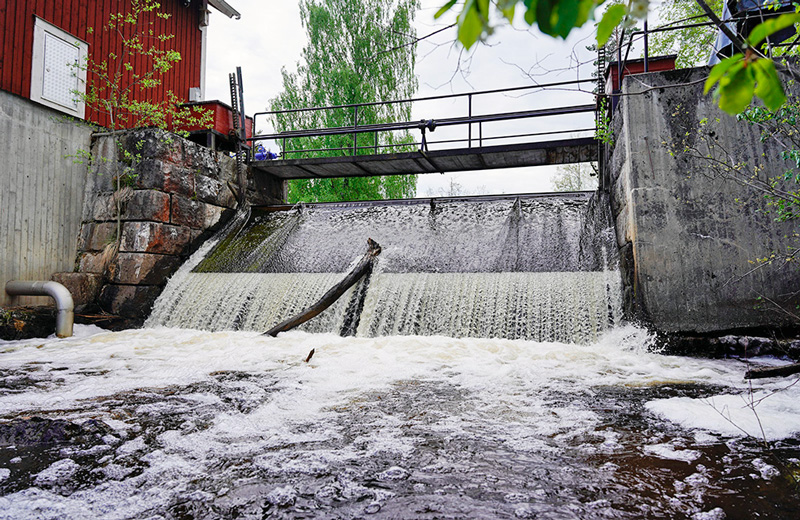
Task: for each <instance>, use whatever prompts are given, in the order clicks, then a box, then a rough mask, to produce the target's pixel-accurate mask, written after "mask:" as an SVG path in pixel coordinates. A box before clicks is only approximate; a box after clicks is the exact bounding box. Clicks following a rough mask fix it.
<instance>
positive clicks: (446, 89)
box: [206, 0, 594, 196]
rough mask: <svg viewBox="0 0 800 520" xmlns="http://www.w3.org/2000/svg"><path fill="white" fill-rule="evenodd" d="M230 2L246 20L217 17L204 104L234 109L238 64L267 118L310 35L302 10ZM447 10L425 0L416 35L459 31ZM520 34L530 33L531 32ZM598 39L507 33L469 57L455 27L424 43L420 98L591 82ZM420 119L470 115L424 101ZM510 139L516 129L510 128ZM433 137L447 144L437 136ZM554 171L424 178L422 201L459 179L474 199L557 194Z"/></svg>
mask: <svg viewBox="0 0 800 520" xmlns="http://www.w3.org/2000/svg"><path fill="white" fill-rule="evenodd" d="M229 3H231V5H233V6H234V7H235V8H236V9H237V10H238V11H239V12H240V13H242V18H241V20H232V19H228V18H226V17H225V16H224V15H222V14H221V13H219V12H216V11H212V16H211V22H210V26H209V29H208V63H207V81H206V89H207V92H206V97H207V99H219V100H221V101H223V102H225V103H230V90H229V86H228V74H229V73H230V72H234V71H235V70H236V66H241V67H242V74H243V84H244V101H245V110H246V112H247V113H248V115H251V114H253V113H254V112H258V111H264V110H265V109H266V107H267V105H268V103H269V100H270V99H271V98H273V97H274V96H276V95H277V94H278V93H279V92H280V90H281V74H280V71H281V68H282V67H285V68H286V69H287V70H290V71H294V70H296V68H297V62H298V61H299V60H300V56H301V52H302V49H303V47H304V45H305V44H306V34H305V31H304V29H303V27H302V25H301V23H300V11H299V8H298V3H297V2H296V1H294V0H230V2H229ZM443 3H445V1H444V0H422V9H421V10H420V12H419V13H418V15H417V18H416V27H417V36H418V37H419V36H423V35H426V34H429V33H431V32H433V31H435V30H437V29H438V28H441V27H443V26H446V25H449V24H450V23H452V21H453V17H450V18H448V19H444V17H443V18H442V19H440V20H434V19H433V15H434V13H435V12H436V11H437V10H438V8H439V7H440V6H441V5H442V4H443ZM517 26H518V27H524V24H517ZM593 38H594V28H593V27H590V26H588V25H587V26H586V27H584V28H583V29H580V30H576V31H573V35H571V36H570V38H569V39H568V40H567V41H561V40H554V39H552V38H549V37H547V36H544V35H541V34H539V33H538V32H537V31H536V30H535V29H529V30H520V29H514V28H512V27H504V28H501V29H500V30H498V31H496V33H495V34H494V35H493V36H492V37H491V39H490V40H489V41H488V42H486V45H479V46H477V48H476V49H475V51H474V52H472V53H469V55H467V54H466V53H464V52H462V51H461V49H460V47H458V46H456V45H453V44H452V42H453V40H454V39H455V29H449V30H447V31H444V32H442V33H440V34H438V35H436V36H434V37H432V38H429V39H426V40H424V41H422V42H420V43H419V45H418V49H417V55H418V58H417V67H416V73H417V76H418V78H419V90H418V95H417V97H420V96H427V95H436V94H447V93H460V92H469V91H473V90H487V89H496V88H505V87H516V86H523V85H531V84H534V83H540V84H541V83H549V82H555V81H566V80H572V79H578V78H581V79H584V78H589V77H591V75H592V71H593V65H592V62H593V59H594V57H593V53H591V52H588V51H586V49H585V47H586V46H587V45H590V44H591V43H592V41H593ZM467 56H469V59H467ZM569 88H570V89H574V88H575V87H569ZM582 88H583V89H584V90H587V91H591V89H592V88H593V85H592V84H590V83H585V84H583V85H582ZM592 102H593V98H592V97H591V96H590V95H588V94H582V93H580V92H576V91H574V90H563V91H559V92H555V93H546V94H545V93H541V92H537V93H532V94H528V95H525V96H519V95H518V94H514V95H493V96H486V97H483V98H476V99H475V101H474V102H473V107H474V112H475V113H480V112H483V113H494V112H501V111H509V110H521V109H529V108H542V107H545V106H567V105H578V104H585V103H592ZM413 111H414V118H415V119H416V118H418V117H419V118H425V119H430V118H441V117H448V116H454V115H466V106H465V103H464V101H458V102H438V103H424V104H423V103H421V104H418V105H415V106H414V109H413ZM576 117H577V116H576ZM528 121H529V122H530V125H534V126H529V128H527V129H526V131H532V132H536V131H548V130H552V129H556V128H567V127H569V128H581V127H586V126H588V125H590V124H591V116H588V118H587V116H586V115H584V116H583V119H572V120H569V121H568V120H566V119H564V118H563V117H562V118H561V120H554V119H551V120H548V121H545V120H528ZM562 125H563V126H562ZM268 130H270V129H268V128H260V129H259V131H268ZM498 130H499V129H498ZM463 131H464V132H465V131H466V130H463ZM496 131H497V130H496ZM508 131H511V132H515V131H516V130H514V129H511V128H509V129H508ZM490 132H491V129H486V130H485V135H487V134H488V133H490ZM432 137H434V138H435V137H439V138H443V137H445V136H444V134H443V133H442V132H439V133H437V134H435V135H434V136H432ZM565 137H568V136H565ZM553 171H554V169H553V168H528V169H515V170H510V171H498V170H494V171H491V172H471V173H458V174H452V175H449V174H448V175H440V174H429V175H422V176H420V177H419V182H418V189H417V195H418V196H428V195H431V194H436V192H437V191H438V190H439V189H440V188H445V189H446V187H447V186H448V185H449V183H450V182H451V179H452V181H454V182H456V183H458V184H460V185H462V186H463V187H464V188H465V189H466V190H467V191H469V192H473V193H474V192H478V191H482V192H488V193H524V192H532V191H550V190H551V180H550V176H551V174H552V172H553Z"/></svg>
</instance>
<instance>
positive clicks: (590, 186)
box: [552, 163, 597, 191]
mask: <svg viewBox="0 0 800 520" xmlns="http://www.w3.org/2000/svg"><path fill="white" fill-rule="evenodd" d="M552 185H553V191H589V190H596V189H597V176H596V175H594V169H593V168H592V166H591V165H590V164H588V163H578V164H564V165H561V166H559V167H558V169H557V170H556V173H555V175H554V176H553V179H552Z"/></svg>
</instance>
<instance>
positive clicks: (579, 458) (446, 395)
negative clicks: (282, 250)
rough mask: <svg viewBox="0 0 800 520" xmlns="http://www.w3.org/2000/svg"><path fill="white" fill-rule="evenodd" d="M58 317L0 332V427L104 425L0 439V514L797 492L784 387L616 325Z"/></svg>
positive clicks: (757, 507)
mask: <svg viewBox="0 0 800 520" xmlns="http://www.w3.org/2000/svg"><path fill="white" fill-rule="evenodd" d="M78 333H79V334H80V335H84V337H78V338H73V339H64V340H58V339H48V340H30V341H22V342H13V343H0V356H2V369H1V370H0V417H1V418H2V423H7V422H8V421H17V423H19V422H20V421H23V420H24V418H28V417H31V416H36V417H42V418H52V419H57V418H62V419H67V420H69V421H71V422H73V423H76V424H80V423H83V422H84V421H87V420H100V421H103V422H104V423H105V424H107V425H109V426H110V428H109V430H108V431H105V432H101V433H102V435H98V436H96V437H91V436H86V438H83V439H82V440H80V441H73V442H53V443H51V444H46V443H45V444H44V445H36V446H31V445H26V444H24V443H20V442H21V441H19V439H18V440H17V442H18V444H17V445H10V444H9V443H8V437H5V438H4V437H3V436H2V435H0V518H3V519H6V518H8V519H84V518H107V519H134V518H135V519H140V518H150V519H162V518H170V519H172V518H174V519H178V518H180V519H187V518H254V519H261V518H329V519H339V518H342V519H350V518H368V517H374V518H404V519H406V518H407V519H442V518H488V519H494V518H548V519H560V518H584V519H586V518H589V519H592V518H597V519H600V518H697V519H709V518H714V519H718V518H729V519H730V518H756V517H758V518H793V517H794V516H795V514H796V511H797V508H798V506H800V501H799V500H798V499H797V495H796V488H795V487H793V485H792V484H791V483H790V480H789V478H790V475H791V472H792V471H794V472H795V474H796V473H797V470H798V466H797V463H798V461H797V458H798V457H800V446H799V444H800V437H798V432H800V388H798V386H797V385H795V386H790V385H789V384H788V383H787V382H785V381H777V380H776V381H767V382H759V383H756V384H755V385H754V386H753V387H752V389H750V388H749V387H748V385H747V384H746V383H745V382H744V381H743V380H742V374H743V372H744V370H745V368H746V365H745V363H743V362H742V361H740V360H702V359H692V358H682V357H673V356H665V355H661V354H656V353H651V352H648V350H647V348H646V347H647V345H648V343H649V337H648V335H647V334H646V333H645V332H643V331H641V330H638V329H635V328H632V327H622V328H617V329H615V330H613V331H611V332H609V333H607V334H605V335H604V336H603V337H602V338H601V339H600V340H599V341H598V342H595V343H592V344H589V345H576V344H566V343H549V342H531V341H524V340H500V339H475V338H463V339H456V338H446V337H422V336H391V337H379V338H358V337H356V338H353V337H349V338H344V337H340V336H337V335H331V334H308V333H304V332H290V333H285V334H282V335H280V336H279V337H278V338H269V337H265V336H261V335H259V334H257V333H254V332H234V331H222V332H214V333H209V332H203V331H191V330H179V329H166V328H156V329H143V330H132V331H126V332H119V333H108V332H100V331H98V330H97V329H88V328H80V327H79V328H78ZM311 349H314V350H315V353H314V355H313V356H312V358H311V359H310V360H309V361H308V362H305V359H306V358H307V357H308V354H309V352H310V351H311ZM786 387H788V388H786ZM775 391H777V393H775ZM749 403H752V404H754V405H755V406H754V410H753V408H751V406H749ZM762 430H763V434H762ZM0 432H3V430H2V427H0ZM764 439H766V441H767V442H768V444H769V449H765V448H764V447H763V442H764Z"/></svg>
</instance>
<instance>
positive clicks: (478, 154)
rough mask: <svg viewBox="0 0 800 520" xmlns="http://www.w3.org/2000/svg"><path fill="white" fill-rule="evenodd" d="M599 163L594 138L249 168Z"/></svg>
mask: <svg viewBox="0 0 800 520" xmlns="http://www.w3.org/2000/svg"><path fill="white" fill-rule="evenodd" d="M595 160H597V142H596V141H595V140H594V138H592V137H579V138H574V139H562V140H557V141H546V142H536V143H523V144H511V145H499V146H484V147H480V148H459V149H454V150H430V151H428V152H421V151H416V152H403V153H392V154H376V155H357V156H347V157H317V158H311V159H282V160H272V161H253V162H252V163H250V165H251V166H252V167H253V168H254V169H255V170H256V171H257V172H263V173H267V174H270V175H273V176H275V177H278V178H280V179H314V178H329V177H368V176H374V175H408V174H415V173H444V172H460V171H472V170H491V169H495V168H516V167H522V166H542V165H549V164H572V163H579V162H587V161H595Z"/></svg>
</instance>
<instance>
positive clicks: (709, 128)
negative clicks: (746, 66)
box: [610, 68, 800, 332]
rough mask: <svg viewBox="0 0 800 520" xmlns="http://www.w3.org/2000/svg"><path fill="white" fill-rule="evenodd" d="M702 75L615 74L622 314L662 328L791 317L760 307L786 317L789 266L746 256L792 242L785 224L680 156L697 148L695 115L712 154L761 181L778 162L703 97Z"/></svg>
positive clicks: (791, 300)
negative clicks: (620, 79)
mask: <svg viewBox="0 0 800 520" xmlns="http://www.w3.org/2000/svg"><path fill="white" fill-rule="evenodd" d="M707 74H708V69H705V68H700V69H689V70H680V71H671V72H662V73H650V74H642V75H636V76H629V77H628V78H626V80H625V82H624V85H623V93H624V97H623V98H622V100H621V102H620V106H619V107H618V110H617V112H616V114H615V115H614V121H613V125H614V127H615V136H616V145H615V147H614V149H613V153H612V157H611V163H610V171H611V177H612V179H611V180H612V184H611V190H612V193H611V199H612V211H613V214H614V216H615V221H616V229H617V241H618V245H619V247H620V260H621V266H622V270H623V278H624V282H625V301H626V310H627V313H628V315H630V316H633V317H636V318H639V319H642V320H644V321H645V322H649V323H650V324H652V325H653V326H654V327H655V328H656V329H658V330H661V331H665V332H692V331H696V332H713V331H723V330H729V329H738V328H745V327H760V326H777V325H787V324H797V319H796V318H793V317H792V316H791V315H790V314H787V313H785V312H783V311H780V310H778V309H777V307H776V306H775V305H773V304H772V303H769V302H770V301H773V302H775V303H777V304H780V305H781V306H783V307H784V308H787V309H789V310H790V312H794V313H797V310H796V309H795V306H796V305H797V304H798V303H800V297H798V293H797V291H798V290H800V271H798V267H797V262H794V263H792V262H785V261H780V262H774V263H772V264H769V265H762V266H760V267H759V265H758V264H754V263H753V262H755V261H756V260H757V259H758V258H762V257H765V256H770V255H771V254H772V253H773V252H777V253H780V252H785V251H786V250H787V247H789V246H792V245H793V246H798V245H800V244H798V243H797V242H796V239H793V238H792V234H793V233H796V232H797V229H798V225H797V223H794V224H792V223H778V222H775V221H774V216H773V215H771V214H768V213H765V210H766V209H767V206H766V200H765V199H764V197H763V195H762V194H760V193H758V192H757V191H755V190H753V189H751V188H748V187H745V186H743V185H742V184H741V183H738V182H735V181H734V180H731V179H728V178H724V176H721V175H720V172H718V171H714V169H713V168H711V167H710V165H711V164H712V163H711V162H710V161H708V160H706V159H702V158H699V157H695V156H694V154H693V153H683V152H681V149H682V148H683V145H684V144H688V145H689V146H690V147H694V146H697V147H698V149H699V150H706V152H708V150H707V149H706V148H704V142H703V141H701V140H700V139H699V138H698V137H697V135H698V129H699V128H700V122H701V121H702V120H705V121H707V123H706V124H705V125H704V126H703V130H702V132H705V135H707V136H709V138H710V139H711V141H710V142H713V143H714V146H715V150H714V152H713V153H712V155H713V156H714V157H715V158H717V159H720V158H722V159H723V160H726V161H728V162H731V161H733V162H735V163H737V164H741V165H743V166H742V167H743V171H745V172H747V174H748V175H749V174H755V175H757V177H758V178H761V179H766V178H767V177H771V176H774V175H777V174H780V173H782V172H783V171H784V170H785V169H786V167H787V165H786V164H784V163H783V162H782V161H781V160H780V159H779V158H778V153H777V150H776V149H771V148H769V147H768V146H767V145H764V144H762V143H761V142H760V139H759V133H758V130H757V129H756V128H755V127H753V126H750V125H748V124H746V123H741V122H737V121H736V119H735V118H733V117H730V116H727V115H725V114H724V113H722V112H721V111H720V110H719V109H718V108H717V107H716V106H715V104H714V102H713V100H712V99H711V96H704V95H703V93H702V89H703V80H704V79H705V77H706V76H707ZM659 87H667V88H659ZM671 148H672V149H677V151H678V153H670V149H671ZM723 148H724V149H725V150H727V152H728V154H727V155H726V154H724V153H723V152H722V149H723ZM701 155H702V154H701ZM757 167H758V168H759V169H758V171H756V168H757Z"/></svg>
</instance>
